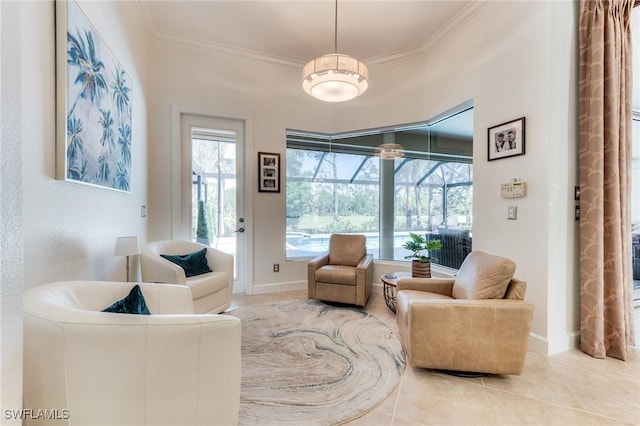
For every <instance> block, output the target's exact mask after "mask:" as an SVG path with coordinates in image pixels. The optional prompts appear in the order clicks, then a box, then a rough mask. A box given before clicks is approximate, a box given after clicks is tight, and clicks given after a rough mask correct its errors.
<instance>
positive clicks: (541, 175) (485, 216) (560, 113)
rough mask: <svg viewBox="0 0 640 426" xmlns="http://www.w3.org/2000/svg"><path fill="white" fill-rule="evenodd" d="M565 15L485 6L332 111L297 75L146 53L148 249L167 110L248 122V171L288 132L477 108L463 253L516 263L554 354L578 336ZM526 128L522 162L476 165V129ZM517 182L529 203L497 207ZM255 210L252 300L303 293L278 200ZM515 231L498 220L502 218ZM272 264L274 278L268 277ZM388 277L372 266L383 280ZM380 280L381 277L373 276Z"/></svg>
mask: <svg viewBox="0 0 640 426" xmlns="http://www.w3.org/2000/svg"><path fill="white" fill-rule="evenodd" d="M574 6H575V5H574V4H573V3H572V2H564V1H563V2H494V3H492V4H491V5H490V6H488V7H487V8H486V9H485V10H483V11H482V13H480V14H479V15H478V16H476V17H475V18H474V19H473V20H471V21H470V22H468V23H467V25H465V26H464V28H461V29H460V30H459V31H458V32H457V33H456V34H455V35H454V36H452V37H451V38H449V39H448V40H445V41H444V42H443V43H442V44H441V45H440V46H439V47H438V48H434V49H431V50H429V51H428V52H427V55H426V57H425V58H424V59H423V60H417V61H412V62H408V63H404V64H401V65H398V64H396V65H390V66H384V67H383V66H379V67H371V69H370V74H371V85H370V88H369V91H368V92H367V93H365V94H364V95H363V96H362V97H360V98H357V99H355V100H353V101H350V102H347V103H344V104H337V105H329V104H324V105H323V104H321V103H320V102H318V101H316V100H314V99H312V98H310V97H308V96H307V95H306V94H304V92H303V91H302V90H301V88H300V70H299V69H295V68H293V67H291V68H288V67H274V66H265V65H262V64H260V63H254V64H253V66H251V68H248V66H249V64H250V62H249V61H244V60H240V59H235V58H230V57H216V56H214V55H209V54H206V53H205V52H202V51H189V50H188V49H184V48H181V49H180V48H176V47H171V46H156V48H155V49H154V54H153V57H154V60H153V65H152V67H153V69H154V72H153V88H154V90H153V92H154V95H153V99H152V102H151V105H152V107H151V110H150V114H149V115H150V140H151V142H150V148H151V149H150V158H149V164H150V165H151V166H150V167H151V169H150V206H151V210H150V216H151V227H150V234H149V235H150V238H151V239H161V238H168V237H170V232H171V231H170V223H171V214H170V212H171V208H170V207H171V200H170V198H171V196H170V193H169V191H168V188H170V186H171V185H170V179H171V178H170V176H169V173H168V171H169V170H170V164H171V159H170V155H169V154H170V149H171V140H170V133H171V132H170V129H169V113H170V108H171V105H179V106H185V107H189V108H191V109H194V110H199V111H203V112H205V113H207V112H209V113H214V114H219V115H222V116H229V115H231V116H244V117H250V118H251V123H252V128H251V129H248V132H249V134H250V136H251V140H252V148H251V152H249V153H248V156H249V158H248V166H249V167H251V168H252V169H255V156H256V152H258V151H270V152H280V153H281V154H284V153H285V129H286V128H294V129H303V130H311V131H325V132H341V131H346V130H355V129H365V128H372V127H378V126H386V125H394V124H403V123H411V122H416V121H422V120H426V119H428V118H430V117H433V116H435V115H437V114H439V113H440V112H442V111H444V110H447V109H450V108H452V107H454V106H456V105H459V104H461V103H462V102H464V101H467V100H470V99H472V100H473V101H474V105H475V109H474V121H475V123H474V175H475V178H474V199H475V200H474V230H473V231H474V241H473V244H474V249H477V250H485V251H488V252H492V253H496V254H501V255H505V256H508V257H510V258H512V259H514V260H515V261H516V263H517V265H518V270H517V275H518V277H520V278H522V279H524V280H526V281H527V282H528V285H529V287H528V293H527V299H528V300H529V301H531V302H532V303H533V304H534V305H535V308H536V313H535V315H534V322H533V330H532V333H533V336H534V338H533V339H532V342H531V343H532V345H531V347H532V348H534V349H536V350H539V351H542V352H557V351H561V350H564V349H566V348H569V347H570V346H571V345H572V344H573V341H572V339H573V333H574V331H575V330H577V328H578V320H577V318H576V316H577V313H576V311H577V304H578V298H577V287H578V286H577V281H576V274H575V270H576V265H575V263H576V256H575V252H576V250H575V224H574V221H573V216H572V215H573V205H574V202H573V186H574V185H575V183H576V180H575V176H576V172H575V152H576V130H575V126H576V106H575V105H576V101H575V93H576V91H575V82H576V78H575V73H576V50H575V44H576V40H575V35H574V33H575V22H576V17H575V10H574ZM521 116H525V117H526V155H524V156H520V157H514V158H509V159H502V160H498V161H492V162H489V161H487V158H486V143H487V141H486V137H487V136H486V133H487V128H488V127H490V126H493V125H496V124H500V123H502V122H505V121H508V120H511V119H515V118H518V117H521ZM511 177H520V178H522V179H523V180H525V181H527V183H528V195H527V196H526V197H525V198H522V199H518V200H510V201H508V200H503V199H501V198H500V197H499V185H500V183H501V182H503V181H505V180H507V179H509V178H511ZM247 190H248V193H249V194H250V197H251V201H252V204H253V216H252V218H251V219H252V227H251V229H250V232H252V237H253V244H254V246H253V258H252V259H249V261H250V262H251V264H252V265H253V268H254V274H253V277H250V280H252V285H250V289H252V291H254V292H263V291H268V290H273V289H276V288H280V289H286V288H291V286H295V285H298V286H304V283H305V281H306V275H305V270H306V269H305V268H306V262H301V261H297V262H285V260H284V259H285V194H284V192H283V193H280V194H277V195H276V194H260V193H258V192H257V190H256V188H255V183H254V182H251V181H250V182H249V184H248V186H247ZM509 205H515V206H518V220H517V221H507V220H506V212H507V206H509ZM273 263H280V267H281V272H280V273H277V274H274V273H272V272H271V265H272V264H273ZM384 267H386V266H383V267H382V268H384ZM378 270H380V267H379V268H378Z"/></svg>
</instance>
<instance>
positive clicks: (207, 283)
mask: <svg viewBox="0 0 640 426" xmlns="http://www.w3.org/2000/svg"><path fill="white" fill-rule="evenodd" d="M203 248H206V249H207V263H208V264H209V268H210V269H211V270H212V271H213V272H209V273H206V274H202V275H196V276H194V277H187V276H186V275H185V273H184V269H182V268H181V267H180V266H178V265H176V264H175V263H172V262H170V261H169V260H167V259H164V258H162V257H160V255H161V254H171V255H185V254H188V253H193V252H196V251H198V250H202V249H203ZM140 267H141V269H142V281H144V282H148V283H168V284H180V285H186V286H187V287H189V289H190V290H191V294H192V295H193V307H194V311H195V312H196V313H198V314H205V313H214V314H216V313H220V312H222V311H224V310H225V309H227V308H228V307H229V306H230V305H231V294H232V293H233V256H232V255H230V254H227V253H224V252H222V251H220V250H216V249H214V248H212V247H207V246H205V245H203V244H199V243H194V242H191V241H181V240H164V241H154V242H150V243H147V244H145V245H144V246H143V247H142V254H141V255H140Z"/></svg>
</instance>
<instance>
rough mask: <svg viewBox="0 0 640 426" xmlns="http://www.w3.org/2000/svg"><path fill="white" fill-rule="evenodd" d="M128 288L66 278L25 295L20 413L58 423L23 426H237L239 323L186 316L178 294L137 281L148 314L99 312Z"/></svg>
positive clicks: (182, 294) (189, 308) (185, 297)
mask: <svg viewBox="0 0 640 426" xmlns="http://www.w3.org/2000/svg"><path fill="white" fill-rule="evenodd" d="M133 285H134V283H119V282H104V281H68V282H57V283H52V284H46V285H41V286H38V287H35V288H32V289H29V290H27V291H26V292H25V294H24V299H23V300H24V301H23V312H24V406H25V407H27V408H30V409H32V410H38V409H43V410H45V409H47V410H53V409H57V410H58V414H57V416H58V418H59V420H46V421H43V420H42V419H29V420H28V421H27V424H28V425H33V426H38V425H44V424H47V425H72V426H76V425H77V426H94V425H105V426H107V425H108V426H121V425H131V426H133V425H135V426H141V425H149V426H159V425H190V426H193V425H207V426H209V425H225V426H226V425H232V424H237V422H238V410H239V405H240V334H241V324H240V320H239V319H238V318H235V317H232V316H229V315H210V314H203V315H198V314H193V300H192V298H191V294H190V292H189V290H188V289H187V288H186V287H184V286H177V285H157V284H145V283H143V284H140V287H141V290H142V293H143V295H144V297H145V300H146V303H147V306H148V308H149V310H150V311H151V315H129V314H116V313H104V312H100V311H101V310H102V309H104V308H106V307H108V306H110V305H111V304H112V303H113V302H115V301H116V300H119V299H122V298H124V297H125V296H127V294H128V292H129V290H130V289H131V288H132V287H133ZM63 410H68V411H67V415H65V414H64V411H63ZM34 412H35V411H34ZM65 417H67V418H65Z"/></svg>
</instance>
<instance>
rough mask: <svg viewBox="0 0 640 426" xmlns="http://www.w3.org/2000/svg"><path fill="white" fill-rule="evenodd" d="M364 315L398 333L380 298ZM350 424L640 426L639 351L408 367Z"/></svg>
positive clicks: (241, 301)
mask: <svg viewBox="0 0 640 426" xmlns="http://www.w3.org/2000/svg"><path fill="white" fill-rule="evenodd" d="M294 298H306V292H303V291H292V292H286V293H271V294H266V295H255V296H246V295H234V298H233V304H232V307H231V309H233V307H234V305H235V306H238V305H246V304H251V303H260V302H265V301H271V300H283V299H294ZM365 309H366V310H367V311H368V312H369V313H371V314H372V315H375V316H376V317H377V318H379V319H380V320H382V321H384V322H385V323H386V324H387V325H388V326H389V327H391V328H392V329H394V330H396V331H397V326H396V322H395V315H394V314H393V313H392V312H391V311H390V310H389V309H388V308H387V306H386V305H385V303H384V298H383V295H382V294H379V293H374V294H373V295H371V297H370V299H369V302H368V303H367V306H366V308H365ZM636 310H637V308H636ZM230 313H231V314H232V312H230ZM638 319H640V315H636V324H638ZM636 327H637V325H636ZM639 331H640V330H639ZM347 424H348V425H349V426H374V425H385V426H400V425H401V426H405V425H456V426H458V425H460V426H462V425H464V426H466V425H509V426H511V425H513V426H516V425H518V426H520V425H536V426H542V425H566V426H573V425H575V426H583V425H607V426H614V425H640V350H639V349H636V350H635V351H634V353H633V354H632V357H631V360H630V361H627V362H622V361H619V360H616V359H613V358H607V359H603V360H601V359H594V358H592V357H590V356H588V355H586V354H584V353H582V352H580V351H578V350H575V351H569V352H564V353H561V354H557V355H553V356H545V355H542V354H538V353H535V352H529V353H528V355H527V359H526V365H525V370H524V373H523V374H522V375H521V376H486V377H481V378H472V379H470V378H458V377H454V376H449V375H446V374H442V373H438V372H435V371H431V370H425V369H418V368H412V367H410V366H407V368H406V370H405V372H404V374H403V376H402V379H401V380H400V384H399V385H398V387H397V388H396V390H395V391H394V392H393V393H392V394H391V395H390V396H389V397H388V398H387V399H386V400H385V401H384V402H382V403H381V404H380V405H379V406H378V407H376V408H374V409H373V410H372V411H370V412H369V413H367V414H365V415H364V416H362V417H360V418H358V419H355V420H353V421H351V422H349V423H347Z"/></svg>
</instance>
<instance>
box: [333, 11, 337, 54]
mask: <svg viewBox="0 0 640 426" xmlns="http://www.w3.org/2000/svg"><path fill="white" fill-rule="evenodd" d="M333 53H338V0H336V10H335V21H334V25H333Z"/></svg>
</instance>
